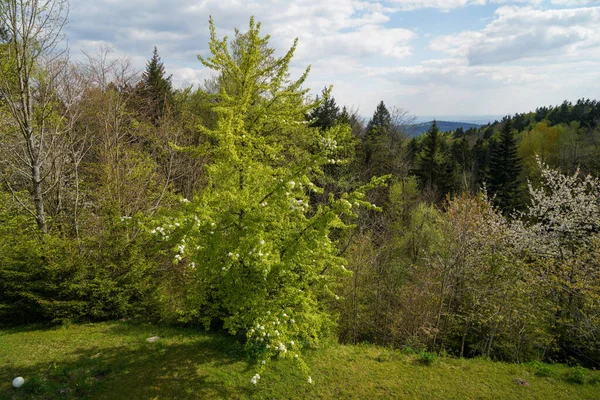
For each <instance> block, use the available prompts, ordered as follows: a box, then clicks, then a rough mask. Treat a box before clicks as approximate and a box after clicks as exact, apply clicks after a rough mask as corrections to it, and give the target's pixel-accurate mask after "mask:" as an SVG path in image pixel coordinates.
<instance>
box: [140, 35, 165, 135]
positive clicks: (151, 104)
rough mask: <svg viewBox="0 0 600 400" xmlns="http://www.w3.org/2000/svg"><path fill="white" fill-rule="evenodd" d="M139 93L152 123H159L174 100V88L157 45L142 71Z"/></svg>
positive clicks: (145, 111) (144, 109)
mask: <svg viewBox="0 0 600 400" xmlns="http://www.w3.org/2000/svg"><path fill="white" fill-rule="evenodd" d="M139 93H140V95H141V97H142V98H143V99H144V101H145V104H143V106H142V110H143V112H144V114H145V116H146V117H147V118H149V119H150V120H151V121H152V123H154V124H158V122H159V121H160V120H161V119H162V118H163V117H164V116H165V114H166V113H167V111H168V108H169V106H170V105H171V103H172V102H173V89H172V87H171V76H170V75H169V76H166V73H165V67H164V65H163V63H162V61H161V60H160V57H159V55H158V50H157V48H156V46H154V51H153V53H152V58H151V59H150V60H148V62H147V63H146V70H145V71H144V72H143V73H142V81H141V87H140V89H139Z"/></svg>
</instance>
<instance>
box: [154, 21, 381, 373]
mask: <svg viewBox="0 0 600 400" xmlns="http://www.w3.org/2000/svg"><path fill="white" fill-rule="evenodd" d="M268 39H269V38H268V36H267V37H264V38H262V37H260V24H255V23H254V20H253V19H251V21H250V27H249V31H248V32H247V33H245V34H239V33H237V34H236V39H235V41H234V43H233V45H232V48H233V52H232V51H231V50H230V48H229V46H228V42H227V39H226V38H225V39H223V40H219V39H217V37H216V31H215V27H214V24H213V22H212V20H211V41H210V44H209V46H210V49H211V52H212V55H211V57H210V58H202V57H200V60H201V61H202V62H203V64H204V65H205V66H207V67H209V68H212V69H214V70H216V71H217V72H218V73H219V74H220V77H221V78H220V81H219V82H220V89H219V93H218V95H217V96H216V99H215V103H214V104H215V106H214V107H215V108H214V110H215V112H216V114H217V115H218V119H217V123H216V127H215V129H214V130H209V129H206V128H204V130H205V132H206V134H207V135H209V136H210V137H211V138H212V140H213V141H214V145H213V146H211V147H210V148H209V149H208V151H209V154H210V157H211V163H210V164H209V165H208V166H207V168H206V170H207V177H208V186H207V188H206V189H205V190H203V191H202V192H201V193H199V194H198V195H197V196H196V197H195V198H194V199H193V200H191V201H190V200H186V201H184V203H183V209H182V211H181V212H173V213H168V214H167V215H166V216H165V217H163V218H158V219H156V220H155V222H154V223H153V224H154V226H153V229H152V233H153V234H155V235H157V238H158V239H160V240H163V241H164V242H165V243H167V244H168V245H170V246H173V249H174V250H175V252H176V254H175V257H174V259H173V264H174V265H176V266H177V268H176V269H177V270H178V271H181V272H180V273H181V274H182V275H183V276H185V279H186V289H185V290H186V295H185V300H184V304H183V306H182V307H181V309H179V310H178V312H179V314H180V317H181V318H180V319H181V321H184V322H199V323H202V324H203V325H204V326H205V327H206V328H209V327H210V326H214V325H215V324H217V326H220V324H222V326H223V327H224V328H225V329H226V330H227V331H229V332H230V333H231V334H234V335H242V336H245V337H246V339H247V348H248V350H249V351H250V353H251V354H253V355H254V356H255V357H256V358H258V359H262V360H265V361H268V360H270V359H271V358H272V357H274V356H278V357H280V358H291V359H294V360H297V362H298V363H299V365H300V367H301V368H303V369H305V368H306V367H305V366H304V364H303V362H302V361H301V358H298V355H299V354H300V350H301V349H302V348H303V347H305V346H307V345H314V344H317V343H319V342H320V341H321V340H322V338H323V337H326V336H327V335H328V334H329V331H330V330H331V327H332V323H333V321H332V319H331V317H330V316H329V314H328V313H327V310H326V309H325V307H324V302H325V301H331V300H332V299H334V298H335V293H334V292H333V291H332V289H333V288H334V285H335V282H336V281H337V279H338V277H339V276H342V275H344V274H346V273H347V272H346V271H345V268H344V266H343V264H344V263H345V261H344V260H343V259H342V258H340V257H339V256H338V255H337V248H336V243H335V242H334V241H333V240H332V239H331V236H330V235H331V233H332V231H333V230H334V229H335V230H339V229H345V228H347V225H346V224H345V223H344V222H343V221H342V219H341V216H343V215H346V216H350V217H351V216H352V215H354V212H353V209H354V208H356V207H358V206H361V205H364V206H367V207H371V208H372V205H371V204H370V203H368V202H366V201H364V200H363V198H364V191H365V190H367V189H369V188H371V187H374V186H377V185H379V184H380V183H381V182H382V179H375V180H373V182H372V183H371V184H369V185H367V186H365V187H363V188H361V189H360V190H358V191H355V192H352V193H350V194H347V193H345V194H342V195H341V196H339V197H335V196H333V195H331V196H330V199H329V204H327V205H319V206H318V207H313V206H311V204H310V201H309V200H310V197H309V194H310V193H311V192H317V193H318V192H320V191H321V189H320V188H318V187H317V186H316V185H315V184H314V183H313V181H312V177H313V176H315V174H320V173H322V171H323V167H324V166H326V165H328V164H330V163H332V160H333V162H335V163H338V162H343V160H339V152H340V151H341V150H342V149H338V145H337V144H336V143H338V141H337V139H338V138H339V137H340V136H341V135H344V134H346V130H347V127H344V126H337V127H334V128H333V129H330V130H327V131H325V132H322V131H320V130H317V129H312V128H309V127H307V126H306V124H305V119H304V115H305V114H306V112H307V109H311V108H314V105H312V104H307V103H306V102H305V95H306V90H304V89H302V88H301V85H302V83H303V82H304V79H305V78H306V73H305V74H304V75H303V76H302V77H301V78H300V79H299V80H297V81H289V80H288V69H289V63H290V61H291V58H292V55H293V52H294V49H295V45H294V47H292V49H290V51H288V52H287V54H286V55H285V56H283V57H282V58H274V57H273V56H272V55H273V50H272V49H271V48H269V47H268ZM307 72H308V71H307ZM287 138H293V139H294V140H293V141H292V140H288V139H287ZM259 370H262V367H260V368H259Z"/></svg>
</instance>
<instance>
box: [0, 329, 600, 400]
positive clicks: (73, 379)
mask: <svg viewBox="0 0 600 400" xmlns="http://www.w3.org/2000/svg"><path fill="white" fill-rule="evenodd" d="M152 336H159V337H160V339H159V340H158V341H157V342H155V343H149V342H147V341H146V339H147V338H148V337H152ZM306 361H307V363H308V365H309V366H310V368H311V374H312V379H313V384H308V383H307V381H306V378H305V377H304V376H303V375H302V374H301V373H300V372H299V371H298V369H297V368H295V367H294V365H293V363H292V362H290V361H285V360H284V361H274V362H273V363H272V364H271V366H270V368H268V371H267V372H266V373H264V374H263V376H262V377H261V380H260V382H259V384H258V385H256V386H254V385H252V384H251V383H250V379H251V377H252V376H253V375H254V371H255V366H254V365H253V364H251V363H250V362H248V360H247V359H246V357H245V355H244V352H243V349H242V346H241V345H240V344H238V343H237V342H236V341H235V340H233V339H231V338H229V337H226V336H223V335H218V334H207V333H205V332H204V331H200V330H193V329H183V328H173V327H163V326H159V327H157V326H154V325H136V324H129V323H121V322H112V323H99V324H86V325H72V326H69V327H58V328H40V327H24V328H23V327H21V328H11V329H4V330H0V366H2V367H1V368H0V398H1V399H86V398H89V399H113V400H116V399H197V398H210V399H218V398H223V399H243V398H255V399H292V398H309V399H313V398H323V399H341V398H344V399H352V398H355V399H372V398H407V399H413V398H419V399H500V398H502V399H598V398H600V382H599V381H600V373H599V372H594V371H588V370H584V369H577V368H568V367H565V366H560V365H544V364H525V365H516V364H505V363H499V362H491V361H488V360H483V359H473V360H463V359H454V358H449V357H440V358H435V357H433V358H432V357H428V355H427V354H425V355H423V354H416V353H414V354H413V353H411V352H407V351H398V350H390V349H386V348H382V347H377V346H372V345H358V346H343V345H337V344H331V345H328V346H325V347H323V348H322V349H319V350H315V351H311V352H309V353H308V354H307V355H306ZM16 376H23V377H24V378H25V380H26V383H25V385H23V387H21V388H19V389H15V388H12V387H11V381H12V379H13V378H14V377H16ZM515 379H517V380H518V379H522V380H525V381H527V383H529V386H525V385H520V384H518V383H517V382H516V381H515Z"/></svg>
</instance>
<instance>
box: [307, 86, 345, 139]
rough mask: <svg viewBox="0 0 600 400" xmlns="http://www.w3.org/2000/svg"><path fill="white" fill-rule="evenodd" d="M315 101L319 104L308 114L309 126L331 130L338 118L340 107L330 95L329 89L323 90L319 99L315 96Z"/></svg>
mask: <svg viewBox="0 0 600 400" xmlns="http://www.w3.org/2000/svg"><path fill="white" fill-rule="evenodd" d="M316 101H319V102H320V104H319V106H318V107H317V108H315V109H314V110H312V111H311V112H310V113H309V114H308V120H309V121H311V123H310V126H311V127H315V128H321V129H323V130H325V129H330V128H333V126H334V125H335V124H336V123H337V122H338V119H339V117H340V107H339V106H338V105H337V104H336V102H335V98H334V97H333V96H332V95H331V88H323V91H322V92H321V97H319V96H317V99H316Z"/></svg>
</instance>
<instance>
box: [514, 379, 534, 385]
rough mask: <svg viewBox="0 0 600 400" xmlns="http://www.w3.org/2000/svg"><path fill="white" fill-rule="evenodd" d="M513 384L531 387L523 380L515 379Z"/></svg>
mask: <svg viewBox="0 0 600 400" xmlns="http://www.w3.org/2000/svg"><path fill="white" fill-rule="evenodd" d="M513 382H514V383H516V384H517V385H520V386H529V385H530V384H529V382H527V381H526V380H525V379H523V378H515V379H513Z"/></svg>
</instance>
